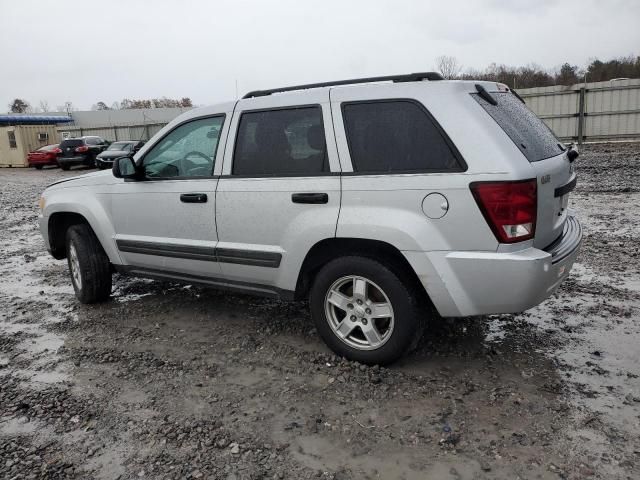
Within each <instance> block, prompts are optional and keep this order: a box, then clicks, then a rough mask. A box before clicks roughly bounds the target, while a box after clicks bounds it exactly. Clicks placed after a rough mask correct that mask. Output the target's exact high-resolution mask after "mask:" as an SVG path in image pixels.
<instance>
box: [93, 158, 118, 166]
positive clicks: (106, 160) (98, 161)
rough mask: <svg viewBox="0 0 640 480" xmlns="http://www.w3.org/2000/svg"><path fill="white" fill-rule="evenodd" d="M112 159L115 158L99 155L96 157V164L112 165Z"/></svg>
mask: <svg viewBox="0 0 640 480" xmlns="http://www.w3.org/2000/svg"><path fill="white" fill-rule="evenodd" d="M114 160H115V158H100V157H97V158H96V165H98V166H103V167H112V166H113V161H114Z"/></svg>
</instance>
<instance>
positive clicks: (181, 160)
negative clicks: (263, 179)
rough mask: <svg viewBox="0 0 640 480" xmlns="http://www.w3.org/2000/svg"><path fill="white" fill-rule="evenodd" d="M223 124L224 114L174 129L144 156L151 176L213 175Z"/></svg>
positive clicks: (148, 174)
mask: <svg viewBox="0 0 640 480" xmlns="http://www.w3.org/2000/svg"><path fill="white" fill-rule="evenodd" d="M223 123H224V117H223V116H219V117H211V118H203V119H200V120H194V121H192V122H189V123H185V124H183V125H181V126H179V127H178V128H176V129H175V130H173V131H172V132H171V133H169V134H168V135H167V136H166V137H164V138H163V139H162V140H160V141H159V142H158V143H157V144H156V145H155V146H154V147H153V148H152V149H151V150H150V151H149V152H148V153H147V154H146V155H145V156H144V161H143V164H144V169H145V174H146V175H147V177H157V178H166V177H202V176H209V175H212V174H213V166H214V162H215V156H216V150H217V148H218V140H219V138H220V130H222V124H223Z"/></svg>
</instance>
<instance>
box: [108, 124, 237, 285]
mask: <svg viewBox="0 0 640 480" xmlns="http://www.w3.org/2000/svg"><path fill="white" fill-rule="evenodd" d="M226 129H227V128H226V127H225V115H224V114H219V115H213V116H207V117H198V118H194V119H191V120H187V121H185V122H182V123H180V124H178V125H177V126H176V127H175V128H173V129H172V130H170V131H169V132H168V133H167V134H166V135H165V136H164V137H162V138H161V139H160V140H159V141H158V142H156V143H155V144H154V145H153V146H152V147H151V148H150V149H148V150H146V151H145V152H144V154H143V156H142V158H140V159H138V161H139V162H140V161H141V162H142V164H143V167H144V171H145V179H144V180H142V181H123V182H122V183H120V184H117V185H116V186H115V187H114V192H113V195H112V203H111V205H112V215H113V222H114V225H115V232H116V235H115V240H116V244H117V246H118V250H119V251H120V256H121V258H122V259H123V260H124V263H125V264H126V265H129V266H130V267H132V268H133V269H134V270H139V271H146V272H148V273H163V272H174V273H181V274H188V275H192V276H206V277H210V276H218V274H219V271H220V270H219V267H218V265H217V263H216V257H215V248H216V244H217V241H218V237H217V234H216V222H215V192H216V185H217V182H218V176H217V175H215V174H214V173H216V172H215V168H216V159H217V157H219V158H222V151H223V148H224V146H223V145H221V146H220V147H222V148H219V143H222V142H221V141H220V140H221V139H223V138H225V136H226Z"/></svg>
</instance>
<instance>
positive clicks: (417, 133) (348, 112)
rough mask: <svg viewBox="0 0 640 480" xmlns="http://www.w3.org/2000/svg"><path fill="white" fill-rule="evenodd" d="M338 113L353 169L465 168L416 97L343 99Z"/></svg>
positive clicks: (414, 169)
mask: <svg viewBox="0 0 640 480" xmlns="http://www.w3.org/2000/svg"><path fill="white" fill-rule="evenodd" d="M342 115H343V118H344V126H345V131H346V134H347V142H348V145H349V153H350V155H351V162H352V164H353V170H354V172H358V173H372V174H373V173H421V172H427V173H428V172H443V171H463V170H464V163H463V162H462V160H461V159H459V154H457V152H456V150H455V147H453V144H452V143H451V142H450V141H449V140H448V138H447V137H446V136H445V134H444V132H443V131H442V130H441V128H440V127H439V126H438V125H437V124H436V123H435V121H434V120H433V119H432V118H431V115H429V114H428V113H427V111H426V109H424V107H422V106H421V105H420V104H418V103H417V102H415V101H412V100H402V99H399V100H383V101H370V102H355V103H344V104H342Z"/></svg>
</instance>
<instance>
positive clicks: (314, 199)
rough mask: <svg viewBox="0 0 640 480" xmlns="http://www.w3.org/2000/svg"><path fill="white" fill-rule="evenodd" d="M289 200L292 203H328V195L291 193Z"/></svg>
mask: <svg viewBox="0 0 640 480" xmlns="http://www.w3.org/2000/svg"><path fill="white" fill-rule="evenodd" d="M291 201H292V202H293V203H313V204H319V203H328V202H329V195H328V194H326V193H293V194H291Z"/></svg>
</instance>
